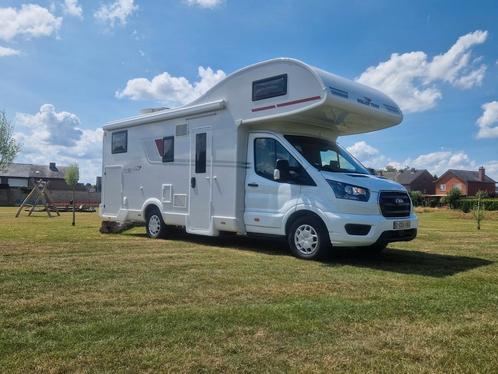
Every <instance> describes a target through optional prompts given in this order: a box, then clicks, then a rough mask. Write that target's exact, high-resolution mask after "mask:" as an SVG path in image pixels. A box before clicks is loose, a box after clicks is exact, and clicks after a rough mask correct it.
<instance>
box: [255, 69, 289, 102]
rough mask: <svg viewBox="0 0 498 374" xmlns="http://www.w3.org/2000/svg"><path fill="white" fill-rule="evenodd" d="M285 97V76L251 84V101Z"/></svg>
mask: <svg viewBox="0 0 498 374" xmlns="http://www.w3.org/2000/svg"><path fill="white" fill-rule="evenodd" d="M283 95H287V74H282V75H276V76H274V77H270V78H265V79H260V80H258V81H254V82H252V101H258V100H263V99H269V98H271V97H277V96H283Z"/></svg>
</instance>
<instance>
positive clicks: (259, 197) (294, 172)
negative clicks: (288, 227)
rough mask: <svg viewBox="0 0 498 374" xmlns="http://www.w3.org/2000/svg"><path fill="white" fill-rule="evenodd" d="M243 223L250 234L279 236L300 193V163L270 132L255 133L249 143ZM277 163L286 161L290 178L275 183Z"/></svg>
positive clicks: (250, 136) (302, 170)
mask: <svg viewBox="0 0 498 374" xmlns="http://www.w3.org/2000/svg"><path fill="white" fill-rule="evenodd" d="M247 157H248V160H247V161H248V169H247V173H246V184H245V211H244V221H245V225H246V230H247V231H248V232H257V233H267V234H277V235H280V234H282V233H283V232H284V229H285V228H284V226H283V219H284V217H285V216H286V214H287V213H289V211H292V210H293V209H295V207H296V205H297V201H298V198H299V195H300V191H301V182H300V181H301V179H300V178H301V176H299V175H298V174H299V173H300V172H302V173H306V172H305V171H304V169H303V168H302V167H301V165H300V164H299V162H298V161H297V160H296V159H295V158H294V157H293V156H292V155H291V154H290V152H289V151H288V150H287V149H286V148H285V147H284V146H283V145H282V144H281V142H280V141H279V140H278V138H277V137H275V136H274V135H272V134H269V133H252V134H250V135H249V142H248V151H247ZM278 160H287V161H288V164H289V166H290V170H291V177H289V178H287V177H286V178H285V179H281V180H275V179H274V170H275V167H276V164H277V161H278Z"/></svg>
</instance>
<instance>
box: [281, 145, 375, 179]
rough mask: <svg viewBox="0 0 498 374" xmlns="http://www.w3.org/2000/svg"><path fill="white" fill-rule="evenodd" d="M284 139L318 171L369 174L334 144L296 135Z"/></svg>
mask: <svg viewBox="0 0 498 374" xmlns="http://www.w3.org/2000/svg"><path fill="white" fill-rule="evenodd" d="M285 139H287V140H288V141H289V143H291V144H292V145H293V146H294V148H296V149H297V150H298V152H299V153H301V155H303V157H304V158H305V159H306V160H307V161H308V162H309V163H310V164H311V165H313V166H314V167H316V168H317V169H318V170H323V171H331V172H336V173H337V172H339V173H356V174H370V173H369V172H368V170H367V169H366V168H365V167H364V166H363V165H362V164H360V162H359V161H358V160H356V159H355V158H354V157H353V156H351V155H350V154H349V153H348V152H347V151H345V150H344V149H342V148H341V147H340V146H339V145H337V143H335V142H332V141H330V140H325V139H320V138H312V137H309V136H298V135H286V136H285Z"/></svg>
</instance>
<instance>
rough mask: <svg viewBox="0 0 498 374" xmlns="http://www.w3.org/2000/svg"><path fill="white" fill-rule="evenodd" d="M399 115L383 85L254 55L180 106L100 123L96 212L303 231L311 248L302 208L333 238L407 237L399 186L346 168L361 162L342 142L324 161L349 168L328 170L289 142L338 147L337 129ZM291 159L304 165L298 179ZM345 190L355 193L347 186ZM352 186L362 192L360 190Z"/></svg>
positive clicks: (376, 125) (117, 217)
mask: <svg viewBox="0 0 498 374" xmlns="http://www.w3.org/2000/svg"><path fill="white" fill-rule="evenodd" d="M401 120H402V114H401V111H400V110H399V108H398V106H397V105H396V104H395V103H394V102H393V101H392V100H391V99H390V98H388V97H387V96H386V95H384V94H382V93H381V92H379V91H377V90H374V89H371V88H369V87H366V86H363V85H361V84H358V83H356V82H352V81H349V80H347V79H344V78H341V77H338V76H336V75H333V74H330V73H328V72H325V71H323V70H320V69H317V68H314V67H311V66H309V65H307V64H305V63H303V62H300V61H297V60H294V59H288V58H280V59H274V60H270V61H266V62H262V63H259V64H256V65H252V66H249V67H247V68H244V69H242V70H239V71H237V72H235V73H233V74H231V75H230V76H228V77H227V78H225V79H224V80H222V81H221V82H219V83H218V84H217V85H215V86H214V87H213V88H211V89H210V90H209V91H207V92H206V93H205V94H204V95H202V96H201V97H200V98H198V99H196V100H195V101H193V102H192V103H190V104H188V105H186V106H183V107H180V108H176V109H164V110H160V111H157V112H152V113H148V114H143V115H139V116H136V117H133V118H128V119H125V120H122V121H117V122H113V123H110V124H107V125H106V126H105V127H104V140H103V190H102V204H101V207H100V214H101V216H102V218H103V219H104V220H107V221H118V222H144V221H145V222H146V223H147V224H149V223H150V222H149V221H148V218H149V217H150V215H151V212H156V213H157V212H160V213H159V214H160V219H159V222H157V217H155V219H156V222H152V223H151V226H150V228H149V227H148V231H149V234H150V233H151V232H150V231H151V230H152V234H154V233H156V232H157V230H158V229H159V227H158V225H160V226H164V225H166V227H167V225H174V226H183V227H185V228H186V231H187V232H189V233H194V234H201V235H209V236H216V235H219V234H220V232H235V233H239V234H251V233H254V234H269V235H280V236H285V235H287V236H289V235H290V234H292V235H294V236H293V237H294V238H295V240H296V244H297V245H298V240H301V244H303V243H304V245H305V246H307V247H310V242H309V241H308V242H306V240H307V238H306V237H305V236H306V235H308V236H310V235H309V232H305V231H306V230H307V228H306V227H304V226H302V227H301V231H300V232H295V233H289V230H290V229H291V228H292V225H293V223H294V222H296V220H298V221H299V222H301V221H302V222H305V221H306V219H305V218H304V217H309V219H310V220H311V221H312V222H314V223H315V225H320V226H321V228H322V229H324V230H325V231H326V233H327V240H330V243H332V245H335V246H370V245H373V244H376V243H380V242H382V243H388V242H391V241H397V240H410V239H413V238H414V237H415V235H416V229H417V219H416V216H415V215H414V214H413V211H412V208H411V201H410V199H409V196H408V194H407V193H406V190H405V188H404V187H403V186H401V185H399V184H397V183H395V182H392V181H389V180H386V179H381V178H378V177H376V176H373V175H370V174H368V173H365V172H358V170H353V169H355V165H359V163H357V162H356V160H354V159H353V158H352V157H351V156H349V155H348V154H347V152H346V151H344V150H341V151H340V152H341V155H340V156H338V154H334V153H333V152H332V153H331V154H332V155H334V157H336V158H337V159H336V160H331V162H330V165H334V166H338V165H339V162H340V160H339V159H341V160H342V161H344V157H346V161H347V163H348V165H349V166H351V167H352V169H351V170H350V169H348V168H346V169H337V170H332V169H330V170H329V169H327V168H326V167H323V168H322V167H321V165H318V166H317V165H313V164H312V163H311V161H310V160H309V157H308V159H307V158H306V155H305V154H304V153H302V152H301V151H300V149H301V150H302V147H301V146H297V147H296V144H295V141H294V144H293V140H296V139H297V141H298V142H299V141H301V140H303V139H304V141H305V142H307V143H306V144H313V142H314V141H315V140H316V141H318V142H320V141H321V140H323V141H324V142H330V143H331V144H332V145H334V144H335V142H336V140H337V138H338V137H339V136H341V135H348V134H358V133H363V132H369V131H375V130H379V129H382V128H386V127H390V126H394V125H396V124H398V123H400V122H401ZM327 144H328V143H327ZM265 147H266V148H265ZM325 148H326V147H325ZM325 148H324V152H325V151H326V150H325ZM264 152H266V153H264ZM338 152H339V151H338ZM255 153H258V154H255ZM260 153H262V154H260ZM280 158H283V159H287V162H285V161H284V162H283V164H281V166H282V168H283V170H279V168H277V167H276V165H271V170H268V169H269V166H268V163H271V162H273V161H277V159H280ZM348 160H349V161H348ZM289 161H290V164H292V165H290V166H291V169H293V170H294V174H293V176H294V179H291V178H290V177H289V176H288V175H285V176H283V175H280V174H281V172H282V173H284V174H287V172H288V171H289ZM322 161H323V160H322ZM346 161H344V162H346ZM265 162H266V164H265ZM350 164H352V165H350ZM357 167H358V168H360V169H362V167H361V165H359V166H357ZM296 168H299V172H298V173H297V174H299V173H300V174H302V175H298V178H297V179H296V178H295V177H296V176H295V174H296V173H295V170H297V169H296ZM274 169H275V170H274ZM362 170H364V169H362ZM337 186H338V187H337ZM336 187H337V188H339V189H341V191H339V192H337V191H336V189H335V188H336ZM343 188H346V190H347V191H349V192H352V194H351V195H347V194H346V195H345V196H344V194H342V192H344V191H342V189H343ZM358 191H359V192H360V193H363V195H365V194H367V195H368V196H360V197H358V196H356V195H355V193H357V192H358ZM341 194H342V195H341ZM398 213H399V214H398ZM156 215H157V214H156ZM303 220H304V221H303ZM154 225H155V226H154ZM163 228H164V227H163ZM149 229H150V230H149ZM303 230H304V231H303ZM324 230H322V231H324ZM314 233H315V234H316V232H315V231H314ZM312 234H313V232H312ZM299 235H301V236H299ZM153 236H154V235H153ZM312 236H313V235H312ZM309 240H311V241H313V240H315V241H316V238H315V239H313V238H311V239H309ZM291 241H292V238H291ZM291 247H292V245H291ZM308 252H310V250H308ZM303 254H305V252H303ZM298 255H299V254H298ZM301 257H306V256H305V255H304V256H301ZM309 257H314V256H311V255H310V256H309Z"/></svg>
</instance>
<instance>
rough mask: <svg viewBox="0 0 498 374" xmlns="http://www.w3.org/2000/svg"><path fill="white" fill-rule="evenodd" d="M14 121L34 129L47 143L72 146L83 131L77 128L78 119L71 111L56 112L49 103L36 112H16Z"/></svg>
mask: <svg viewBox="0 0 498 374" xmlns="http://www.w3.org/2000/svg"><path fill="white" fill-rule="evenodd" d="M16 123H17V124H19V125H21V126H24V127H29V128H31V129H36V132H37V133H38V136H39V137H40V139H42V140H44V141H45V142H47V143H48V144H54V145H62V146H74V145H75V144H76V142H77V141H78V140H80V138H81V135H82V134H83V132H82V131H81V130H80V129H79V125H80V120H79V118H78V117H77V116H76V115H75V114H72V113H68V112H56V111H55V107H54V106H53V105H51V104H44V105H42V106H41V107H40V111H39V112H38V113H36V114H34V115H33V114H26V113H18V114H17V115H16Z"/></svg>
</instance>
